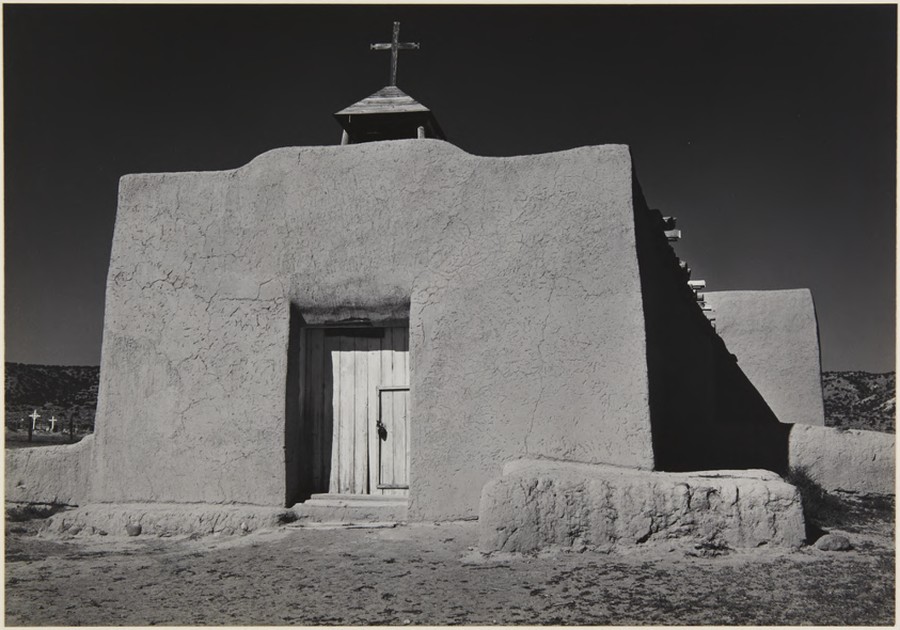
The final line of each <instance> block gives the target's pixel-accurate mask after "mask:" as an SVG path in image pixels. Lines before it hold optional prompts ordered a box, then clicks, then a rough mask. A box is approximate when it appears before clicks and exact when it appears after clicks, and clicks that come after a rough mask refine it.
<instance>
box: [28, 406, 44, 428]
mask: <svg viewBox="0 0 900 630" xmlns="http://www.w3.org/2000/svg"><path fill="white" fill-rule="evenodd" d="M28 417H29V418H31V430H32V431H34V430H35V429H36V428H37V420H38V418H40V417H41V414H39V413H38V412H37V409H35V410H34V411H32V412H31V415H30V416H28Z"/></svg>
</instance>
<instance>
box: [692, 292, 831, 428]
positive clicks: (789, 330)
mask: <svg viewBox="0 0 900 630" xmlns="http://www.w3.org/2000/svg"><path fill="white" fill-rule="evenodd" d="M706 299H707V303H708V304H709V305H710V306H712V307H713V309H714V310H715V314H716V331H717V332H718V333H719V336H721V337H722V339H723V340H724V341H725V345H726V346H728V349H729V350H730V351H731V352H733V353H734V354H735V355H736V356H737V357H738V365H740V367H741V370H743V372H744V374H746V375H747V377H748V378H749V379H750V382H751V383H753V385H754V387H756V389H757V390H758V391H759V393H760V394H762V396H763V398H765V399H766V402H767V403H768V405H769V407H771V408H772V411H773V412H774V413H775V415H776V416H777V417H778V419H779V420H781V421H782V422H788V423H792V424H813V425H818V426H824V425H825V407H824V403H823V400H822V368H821V364H820V361H819V328H818V323H817V321H816V308H815V305H814V304H813V298H812V293H810V291H809V289H792V290H786V291H712V292H708V293H706Z"/></svg>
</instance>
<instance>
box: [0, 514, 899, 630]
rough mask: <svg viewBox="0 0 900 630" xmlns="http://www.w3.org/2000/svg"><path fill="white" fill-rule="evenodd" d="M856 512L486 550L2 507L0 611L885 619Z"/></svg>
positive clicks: (881, 536) (438, 530) (66, 617)
mask: <svg viewBox="0 0 900 630" xmlns="http://www.w3.org/2000/svg"><path fill="white" fill-rule="evenodd" d="M857 521H858V522H857V523H856V524H852V525H845V526H844V527H843V528H842V529H841V530H840V531H843V532H845V533H846V534H847V536H848V537H849V538H850V540H851V542H852V543H853V545H854V549H853V550H852V551H846V552H825V551H819V550H817V549H814V548H812V547H807V548H804V549H803V550H800V551H797V552H793V553H774V552H756V553H754V554H749V553H739V552H728V553H724V554H723V555H719V556H715V557H704V556H703V553H701V552H702V550H693V549H679V550H671V551H670V550H667V549H665V548H654V549H640V550H637V551H632V552H628V553H622V552H619V553H616V552H614V553H608V554H601V553H595V552H584V553H563V552H556V553H547V554H541V555H535V556H525V557H522V556H519V557H487V558H486V557H483V556H481V554H479V553H477V552H476V551H474V547H475V545H476V538H477V523H475V522H455V523H442V524H428V525H407V526H402V525H401V526H397V527H394V528H380V529H348V528H340V529H316V528H299V527H296V526H294V525H291V526H286V527H283V528H280V529H277V530H269V531H259V532H253V533H250V534H247V535H243V536H241V535H234V536H206V537H196V536H194V537H193V538H192V537H184V536H182V537H178V538H155V537H154V538H151V537H147V536H138V537H134V538H128V537H112V536H105V537H104V536H86V537H76V538H70V539H47V538H43V537H41V536H36V535H35V532H36V530H37V525H38V524H39V521H35V520H31V521H25V522H9V521H7V524H6V623H7V624H9V625H67V626H69V625H156V624H167V625H172V624H177V625H193V624H203V625H301V624H303V625H312V624H320V625H321V624H325V625H332V624H340V625H359V624H379V625H380V624H400V625H403V624H412V625H424V624H429V625H430V624H438V625H443V624H470V625H471V624H478V625H482V624H504V625H512V624H591V625H619V624H629V625H637V624H692V625H693V624H696V625H708V624H754V625H756V624H760V625H782V624H814V625H835V624H837V625H883V624H893V623H894V610H895V603H894V541H893V532H894V527H893V522H894V519H893V507H892V506H891V510H890V514H889V515H888V514H887V513H886V512H885V513H881V514H880V515H876V516H875V517H872V518H868V519H867V520H866V521H865V522H861V521H859V520H858V519H857ZM831 531H838V530H835V529H832V530H831Z"/></svg>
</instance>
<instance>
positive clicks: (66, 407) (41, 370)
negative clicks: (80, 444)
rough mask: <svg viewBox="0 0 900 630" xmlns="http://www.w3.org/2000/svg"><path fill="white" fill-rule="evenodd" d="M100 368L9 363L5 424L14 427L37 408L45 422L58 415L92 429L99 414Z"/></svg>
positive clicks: (42, 420)
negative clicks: (98, 389) (95, 417)
mask: <svg viewBox="0 0 900 630" xmlns="http://www.w3.org/2000/svg"><path fill="white" fill-rule="evenodd" d="M99 383H100V367H99V366H96V365H88V366H69V365H27V364H25V363H7V364H6V424H7V425H8V426H15V423H16V422H18V421H19V420H20V419H23V418H25V416H26V415H28V414H30V413H31V411H32V410H34V409H37V411H38V413H39V414H40V415H41V416H42V418H41V420H40V422H46V420H47V419H49V418H50V416H54V415H55V416H56V417H57V418H59V419H60V420H61V421H62V422H63V423H66V425H67V423H68V421H69V419H72V420H73V422H74V423H75V424H76V425H78V426H81V427H83V428H85V429H87V428H91V429H92V428H93V426H94V416H95V414H96V412H97V388H98V386H99Z"/></svg>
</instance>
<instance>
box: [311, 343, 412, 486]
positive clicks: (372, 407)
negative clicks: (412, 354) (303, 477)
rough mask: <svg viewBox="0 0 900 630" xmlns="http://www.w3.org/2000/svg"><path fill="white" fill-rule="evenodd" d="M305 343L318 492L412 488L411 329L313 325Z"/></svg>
mask: <svg viewBox="0 0 900 630" xmlns="http://www.w3.org/2000/svg"><path fill="white" fill-rule="evenodd" d="M305 345H306V361H305V367H306V370H305V373H306V374H305V379H306V383H305V385H306V387H304V390H305V400H304V405H303V406H304V416H305V420H306V422H305V425H306V426H307V427H309V428H310V429H311V434H312V435H311V437H312V442H313V443H312V446H313V449H312V450H313V452H312V458H313V461H312V468H313V471H312V474H313V480H312V481H313V487H314V489H315V491H316V492H329V493H339V494H378V495H401V496H403V495H406V494H408V489H409V446H410V444H409V423H410V418H409V328H408V327H407V326H392V327H385V328H307V330H306V344H305Z"/></svg>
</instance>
